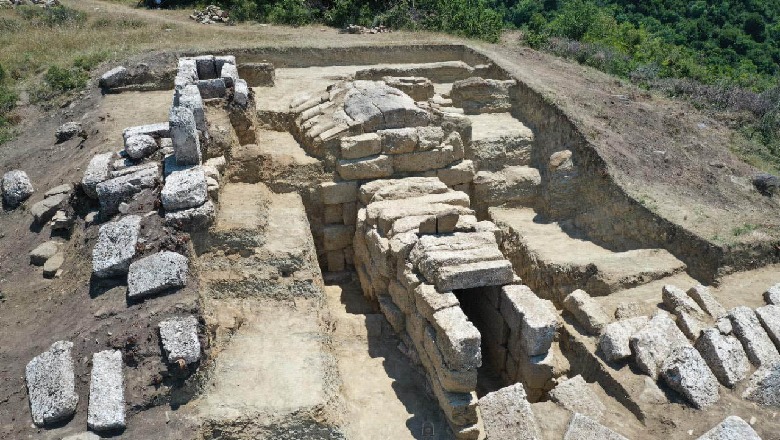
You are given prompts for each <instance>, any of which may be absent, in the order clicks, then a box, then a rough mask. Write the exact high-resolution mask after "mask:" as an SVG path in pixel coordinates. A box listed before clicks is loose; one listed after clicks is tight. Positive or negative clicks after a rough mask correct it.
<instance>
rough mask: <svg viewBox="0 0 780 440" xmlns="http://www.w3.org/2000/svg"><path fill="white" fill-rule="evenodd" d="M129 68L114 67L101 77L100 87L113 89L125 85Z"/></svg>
mask: <svg viewBox="0 0 780 440" xmlns="http://www.w3.org/2000/svg"><path fill="white" fill-rule="evenodd" d="M126 79H127V69H126V68H125V67H124V66H119V67H114V68H113V69H111V70H109V71H108V72H106V73H104V74H103V76H101V77H100V87H102V88H104V89H113V88H116V87H122V86H123V85H125V80H126Z"/></svg>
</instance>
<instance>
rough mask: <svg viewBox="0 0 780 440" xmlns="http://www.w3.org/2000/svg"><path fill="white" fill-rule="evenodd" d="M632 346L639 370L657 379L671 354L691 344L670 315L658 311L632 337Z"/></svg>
mask: <svg viewBox="0 0 780 440" xmlns="http://www.w3.org/2000/svg"><path fill="white" fill-rule="evenodd" d="M630 345H631V351H632V352H633V353H634V357H635V360H636V364H637V366H638V367H639V369H640V370H642V371H643V372H645V373H647V374H648V375H649V376H650V377H652V378H653V379H657V378H658V373H659V368H660V367H661V366H662V365H663V363H664V361H666V358H668V357H669V355H670V354H671V352H672V351H673V350H674V349H676V348H679V347H686V346H690V342H688V339H686V338H685V335H684V334H683V333H682V332H681V331H680V329H679V328H677V325H676V324H675V323H674V321H673V320H672V318H671V317H670V316H669V314H668V313H666V312H664V311H658V312H656V313H655V315H653V317H652V318H651V319H650V321H648V322H647V324H646V325H645V326H644V327H642V328H641V329H640V330H639V331H638V332H636V333H634V334H633V335H631V339H630Z"/></svg>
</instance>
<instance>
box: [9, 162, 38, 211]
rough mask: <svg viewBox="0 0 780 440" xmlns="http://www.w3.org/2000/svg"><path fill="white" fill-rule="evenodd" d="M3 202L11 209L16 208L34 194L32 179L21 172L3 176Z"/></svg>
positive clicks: (14, 171)
mask: <svg viewBox="0 0 780 440" xmlns="http://www.w3.org/2000/svg"><path fill="white" fill-rule="evenodd" d="M1 189H2V193H3V202H4V203H5V204H6V205H7V206H8V207H9V208H16V207H17V206H19V205H21V204H22V202H24V201H25V200H27V199H28V198H29V197H30V196H31V195H32V194H33V192H34V190H33V186H32V183H31V182H30V178H29V177H27V173H25V172H24V171H21V170H13V171H9V172H7V173H5V174H4V175H3V182H2V188H1Z"/></svg>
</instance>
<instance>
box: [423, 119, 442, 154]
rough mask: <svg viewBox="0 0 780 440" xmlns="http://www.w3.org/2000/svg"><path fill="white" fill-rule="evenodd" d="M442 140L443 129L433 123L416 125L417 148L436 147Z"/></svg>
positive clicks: (425, 149)
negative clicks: (422, 125)
mask: <svg viewBox="0 0 780 440" xmlns="http://www.w3.org/2000/svg"><path fill="white" fill-rule="evenodd" d="M442 141H444V129H443V128H441V127H437V126H435V125H432V126H428V127H417V148H418V149H419V150H420V151H429V150H433V149H434V148H437V147H438V146H439V145H441V143H442Z"/></svg>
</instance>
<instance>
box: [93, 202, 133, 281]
mask: <svg viewBox="0 0 780 440" xmlns="http://www.w3.org/2000/svg"><path fill="white" fill-rule="evenodd" d="M140 230H141V217H139V216H137V215H129V216H127V217H124V218H122V219H121V220H119V221H116V222H111V223H106V224H104V225H103V226H101V227H100V232H99V233H98V240H97V244H95V248H94V249H93V250H92V273H93V274H94V275H95V276H97V277H100V278H107V277H113V276H118V275H123V274H125V273H127V270H128V269H129V268H130V262H131V261H132V259H133V257H134V256H135V252H136V243H138V234H139V232H140Z"/></svg>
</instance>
